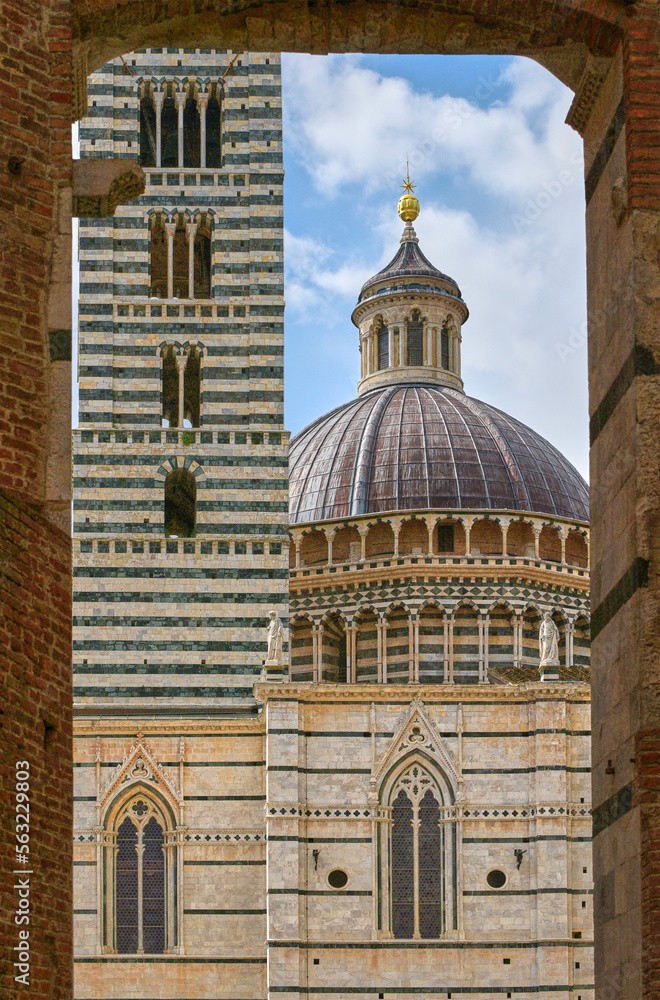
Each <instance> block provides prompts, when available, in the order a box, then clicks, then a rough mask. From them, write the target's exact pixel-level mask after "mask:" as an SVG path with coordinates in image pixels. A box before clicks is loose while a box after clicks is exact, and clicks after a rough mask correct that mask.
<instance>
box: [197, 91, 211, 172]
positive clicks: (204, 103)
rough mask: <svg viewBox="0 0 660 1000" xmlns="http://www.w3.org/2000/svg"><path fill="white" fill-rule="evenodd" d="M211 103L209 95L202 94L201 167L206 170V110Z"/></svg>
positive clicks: (200, 99) (198, 101)
mask: <svg viewBox="0 0 660 1000" xmlns="http://www.w3.org/2000/svg"><path fill="white" fill-rule="evenodd" d="M208 103H209V95H208V94H200V95H199V97H198V98H197V107H198V109H199V166H200V169H201V170H206V108H207V106H208Z"/></svg>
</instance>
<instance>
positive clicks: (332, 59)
mask: <svg viewBox="0 0 660 1000" xmlns="http://www.w3.org/2000/svg"><path fill="white" fill-rule="evenodd" d="M283 87H284V142H285V153H284V156H285V168H286V180H285V189H284V218H285V228H286V235H285V295H286V300H287V308H286V326H285V329H286V369H285V370H286V424H287V427H288V428H289V429H290V430H291V431H292V432H293V433H296V432H297V431H298V430H300V429H301V428H302V427H303V426H305V424H307V423H309V422H310V421H311V420H313V419H314V418H315V417H317V416H319V415H321V414H322V413H324V412H326V411H327V410H329V409H331V408H332V407H334V406H337V405H339V404H340V403H342V402H344V401H345V400H348V399H350V398H351V397H352V396H354V395H355V387H356V383H357V378H358V372H359V356H358V351H357V331H356V330H355V328H354V327H353V325H352V323H351V320H350V314H351V310H352V308H353V306H354V304H355V301H356V298H357V294H358V292H359V289H360V286H361V284H362V282H363V281H364V280H365V279H366V278H367V277H369V276H370V275H371V274H373V273H374V272H375V271H377V270H378V269H379V268H380V267H382V266H383V265H384V264H385V263H386V262H387V261H388V260H389V259H390V258H391V257H392V256H393V255H394V253H395V252H396V249H397V247H398V240H399V237H400V235H401V231H402V224H401V222H400V220H399V218H398V216H397V214H396V204H397V201H398V198H399V195H400V193H401V191H400V184H401V180H402V175H403V173H405V161H406V154H407V153H408V154H409V156H410V163H411V168H410V169H411V176H413V177H414V179H415V181H416V182H417V187H416V193H417V195H418V197H419V199H420V202H421V205H422V211H421V214H420V217H419V219H418V220H417V222H416V224H415V226H416V229H417V233H418V235H419V237H420V243H421V246H422V249H423V250H424V252H425V253H426V255H427V257H429V259H430V260H431V261H432V262H433V263H434V264H435V265H436V266H437V267H439V268H440V269H441V270H442V271H445V272H446V273H448V274H450V275H451V276H452V277H453V278H454V279H455V280H456V281H457V282H458V284H459V285H460V287H461V289H462V291H463V297H464V299H465V300H466V302H467V304H468V307H469V308H470V312H471V315H470V319H469V320H468V322H467V323H466V325H465V327H464V330H463V376H464V379H465V385H466V390H467V392H468V393H469V394H470V395H473V396H476V397H477V398H480V399H484V400H486V401H488V402H490V403H492V404H493V405H495V406H499V407H501V408H502V409H504V410H506V411H507V412H509V413H511V414H512V415H513V416H515V417H517V418H519V419H521V420H523V421H524V422H525V423H527V424H529V425H530V426H532V427H533V428H534V429H535V430H537V431H538V432H539V433H541V434H543V435H544V436H545V437H547V438H548V439H549V440H550V441H552V443H553V444H555V445H556V446H557V447H558V448H559V449H560V450H561V451H563V452H564V453H565V454H566V456H567V457H568V458H569V459H570V460H571V461H572V462H574V464H575V465H576V466H577V467H578V468H579V470H580V471H581V472H582V474H583V475H585V477H586V475H587V470H588V458H587V456H588V445H587V384H586V338H585V336H584V329H585V319H586V303H585V297H586V291H585V248H584V187H583V180H582V177H583V163H582V146H581V140H580V138H579V136H578V135H577V134H576V133H575V132H573V131H572V130H571V129H570V128H569V127H568V126H567V125H565V124H564V119H565V117H566V112H567V110H568V107H569V105H570V102H571V98H572V95H571V93H570V91H569V90H567V89H566V88H565V87H564V86H562V84H560V83H559V82H558V81H557V80H556V79H555V78H554V77H553V76H551V75H550V74H549V73H548V72H547V71H546V70H544V69H543V68H542V67H540V66H538V65H537V64H536V63H534V62H532V61H531V60H527V59H513V58H508V57H507V58H500V57H489V56H474V57H465V56H462V57H449V56H359V55H355V56H327V57H326V56H304V55H285V56H284V57H283Z"/></svg>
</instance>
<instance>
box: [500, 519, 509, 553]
mask: <svg viewBox="0 0 660 1000" xmlns="http://www.w3.org/2000/svg"><path fill="white" fill-rule="evenodd" d="M510 525H511V518H510V517H503V518H501V520H500V528H501V529H502V557H503V558H504V559H506V558H507V556H508V552H507V547H506V539H507V535H508V534H509V527H510Z"/></svg>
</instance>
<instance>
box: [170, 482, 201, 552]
mask: <svg viewBox="0 0 660 1000" xmlns="http://www.w3.org/2000/svg"><path fill="white" fill-rule="evenodd" d="M196 498H197V483H196V482H195V477H194V476H193V474H192V472H190V471H189V470H188V469H172V471H171V472H169V473H168V474H167V478H166V480H165V534H166V535H167V536H168V537H170V538H171V537H172V536H176V537H177V538H192V537H193V536H194V534H195V521H196Z"/></svg>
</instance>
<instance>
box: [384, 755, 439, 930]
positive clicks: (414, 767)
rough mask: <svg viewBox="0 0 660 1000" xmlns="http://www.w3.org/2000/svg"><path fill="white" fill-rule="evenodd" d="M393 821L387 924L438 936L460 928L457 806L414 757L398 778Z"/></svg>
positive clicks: (393, 792)
mask: <svg viewBox="0 0 660 1000" xmlns="http://www.w3.org/2000/svg"><path fill="white" fill-rule="evenodd" d="M389 803H390V823H389V907H388V910H389V912H388V913H386V914H385V918H386V919H385V923H386V924H387V917H389V929H390V933H391V935H392V936H393V937H395V938H399V939H403V940H410V939H418V938H422V939H431V940H432V939H435V938H439V937H442V936H443V935H444V934H446V933H447V932H448V931H452V930H455V928H456V898H457V894H456V886H455V864H454V859H455V856H456V843H455V836H456V835H455V822H454V813H453V808H452V806H451V804H450V803H448V802H447V801H446V795H443V792H442V790H441V785H440V782H439V781H438V780H436V778H435V777H434V776H433V774H432V773H431V771H430V770H429V769H428V768H426V767H425V766H424V764H423V763H421V762H420V760H419V759H415V760H413V762H412V763H410V764H409V765H408V766H407V767H406V768H405V769H404V770H403V771H402V772H401V773H400V775H399V776H398V778H397V779H396V781H395V782H394V784H393V786H392V788H391V791H390V795H389Z"/></svg>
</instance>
